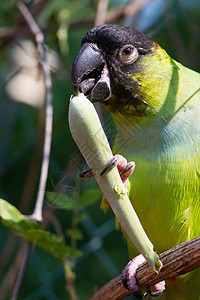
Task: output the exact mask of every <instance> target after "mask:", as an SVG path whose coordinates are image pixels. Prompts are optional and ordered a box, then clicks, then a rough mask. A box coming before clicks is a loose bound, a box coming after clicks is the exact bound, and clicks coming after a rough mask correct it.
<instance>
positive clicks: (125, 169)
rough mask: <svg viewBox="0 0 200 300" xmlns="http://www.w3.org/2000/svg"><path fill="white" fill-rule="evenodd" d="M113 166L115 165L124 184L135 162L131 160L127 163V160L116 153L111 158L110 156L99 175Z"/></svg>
mask: <svg viewBox="0 0 200 300" xmlns="http://www.w3.org/2000/svg"><path fill="white" fill-rule="evenodd" d="M114 167H117V169H118V171H119V173H120V176H121V179H122V182H123V183H124V184H125V185H126V182H127V179H128V178H129V177H130V176H131V174H132V173H133V171H134V169H135V163H134V162H133V161H130V162H129V163H127V160H126V159H125V158H124V157H123V156H122V155H120V154H116V155H115V156H113V158H111V160H110V161H109V162H108V164H107V166H106V167H105V168H104V169H103V171H102V172H101V174H100V175H101V176H102V175H103V174H104V173H105V172H106V171H107V170H109V169H110V168H114Z"/></svg>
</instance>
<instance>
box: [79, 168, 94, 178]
mask: <svg viewBox="0 0 200 300" xmlns="http://www.w3.org/2000/svg"><path fill="white" fill-rule="evenodd" d="M79 177H80V178H83V179H89V178H92V177H94V174H93V172H92V169H89V170H84V171H82V172H81V173H80V174H79Z"/></svg>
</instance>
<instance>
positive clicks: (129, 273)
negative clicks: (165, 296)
mask: <svg viewBox="0 0 200 300" xmlns="http://www.w3.org/2000/svg"><path fill="white" fill-rule="evenodd" d="M145 261H146V260H145V258H144V256H143V255H142V254H140V255H138V256H136V257H135V258H133V259H132V260H131V261H129V263H128V264H127V266H126V267H125V268H124V270H123V271H122V283H123V285H124V287H125V288H126V289H128V290H130V291H131V292H132V293H133V295H134V297H135V298H137V299H144V298H145V297H146V296H147V295H148V294H150V295H151V296H152V297H157V296H159V295H161V294H162V292H163V291H164V289H165V281H161V282H158V283H156V284H155V285H154V290H155V292H152V291H151V290H150V288H149V287H148V288H147V289H146V291H145V293H144V294H142V295H141V294H139V293H138V292H137V290H138V285H137V283H136V271H137V269H138V267H139V266H140V265H142V264H143V263H144V262H145Z"/></svg>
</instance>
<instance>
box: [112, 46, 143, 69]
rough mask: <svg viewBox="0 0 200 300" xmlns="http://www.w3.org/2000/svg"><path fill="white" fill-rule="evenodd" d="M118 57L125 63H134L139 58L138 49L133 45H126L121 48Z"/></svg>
mask: <svg viewBox="0 0 200 300" xmlns="http://www.w3.org/2000/svg"><path fill="white" fill-rule="evenodd" d="M117 58H118V60H119V61H120V62H122V63H123V64H125V65H129V64H132V63H133V62H134V61H136V59H137V58H138V51H137V49H136V48H135V47H134V46H133V45H125V46H123V47H122V48H121V49H120V50H119V52H118V55H117Z"/></svg>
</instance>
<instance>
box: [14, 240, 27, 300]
mask: <svg viewBox="0 0 200 300" xmlns="http://www.w3.org/2000/svg"><path fill="white" fill-rule="evenodd" d="M31 249H32V244H31V243H29V242H26V250H25V253H24V256H23V261H22V264H21V266H20V271H19V274H18V277H17V281H16V283H15V288H14V290H13V293H12V297H11V300H16V299H17V295H18V292H19V289H20V286H21V282H22V279H23V276H24V272H25V270H26V265H27V262H28V259H29V256H30V253H31Z"/></svg>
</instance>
